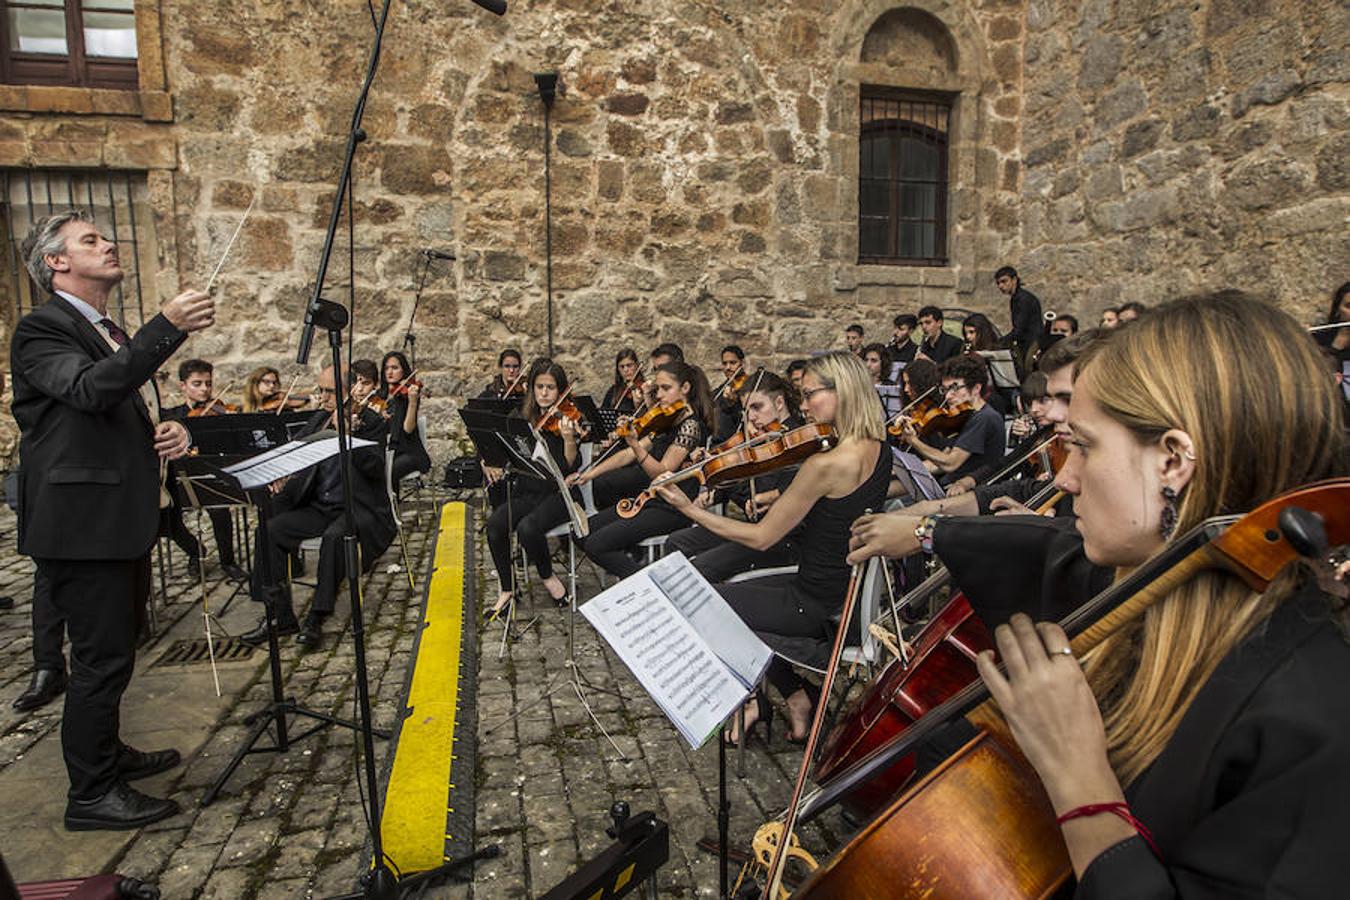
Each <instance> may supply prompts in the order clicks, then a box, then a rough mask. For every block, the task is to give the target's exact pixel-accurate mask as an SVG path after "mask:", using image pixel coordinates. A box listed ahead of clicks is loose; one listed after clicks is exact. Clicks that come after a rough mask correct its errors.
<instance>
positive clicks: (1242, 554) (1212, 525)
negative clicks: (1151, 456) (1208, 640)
mask: <svg viewBox="0 0 1350 900" xmlns="http://www.w3.org/2000/svg"><path fill="white" fill-rule="evenodd" d="M1322 528H1324V529H1325V539H1326V541H1329V542H1330V543H1331V544H1335V545H1340V544H1344V543H1345V542H1347V541H1350V478H1336V479H1330V480H1327V481H1322V482H1318V483H1316V484H1311V485H1307V486H1304V487H1301V488H1297V489H1295V490H1292V491H1289V492H1287V493H1285V494H1282V495H1280V496H1279V497H1276V498H1274V499H1273V500H1270V501H1268V502H1266V503H1264V504H1262V505H1261V506H1259V507H1257V508H1256V509H1255V510H1253V511H1252V512H1250V513H1248V514H1247V515H1245V516H1241V517H1238V516H1216V517H1214V518H1211V519H1208V520H1206V521H1204V522H1202V523H1201V524H1200V525H1198V526H1196V527H1195V528H1194V529H1192V530H1191V531H1190V532H1188V533H1187V534H1185V535H1183V536H1182V537H1180V538H1178V539H1176V540H1175V541H1174V542H1173V543H1172V544H1169V545H1168V546H1167V547H1165V548H1164V549H1163V550H1162V551H1160V552H1159V553H1157V554H1155V555H1154V557H1153V558H1152V559H1150V560H1148V561H1147V562H1145V563H1144V564H1143V565H1141V566H1140V567H1138V568H1137V569H1135V570H1134V571H1132V572H1131V573H1130V574H1129V575H1127V576H1125V577H1124V578H1123V579H1121V580H1120V581H1118V582H1117V583H1116V584H1113V585H1112V586H1111V587H1109V588H1107V589H1106V590H1105V591H1103V592H1102V593H1100V594H1098V595H1097V596H1096V597H1094V598H1093V599H1092V600H1089V601H1088V602H1087V603H1085V604H1084V605H1083V606H1081V607H1080V608H1079V609H1078V610H1076V611H1075V612H1073V613H1072V614H1070V615H1069V616H1068V618H1066V619H1065V620H1064V621H1063V622H1062V623H1061V624H1062V626H1063V627H1064V630H1065V632H1066V633H1067V634H1069V635H1071V640H1070V644H1069V646H1070V649H1071V650H1072V652H1073V654H1074V655H1075V656H1077V657H1081V656H1082V655H1083V654H1084V653H1086V652H1088V651H1089V650H1091V649H1092V648H1093V647H1095V646H1097V645H1098V644H1099V643H1101V641H1102V640H1104V639H1105V638H1106V637H1108V636H1109V635H1111V634H1112V633H1113V632H1115V631H1116V630H1117V629H1119V628H1120V627H1121V626H1123V625H1125V624H1126V623H1128V622H1129V621H1131V620H1132V619H1134V618H1135V617H1137V616H1139V615H1141V614H1142V613H1143V612H1144V611H1145V610H1146V609H1147V608H1148V607H1149V606H1150V605H1151V604H1152V603H1154V602H1155V601H1156V600H1158V599H1160V598H1161V597H1162V596H1164V595H1166V594H1167V593H1168V592H1169V591H1171V590H1172V589H1173V588H1174V587H1175V586H1176V585H1177V584H1180V583H1182V582H1184V581H1186V580H1188V579H1190V578H1191V577H1193V576H1195V575H1197V574H1199V573H1200V572H1202V571H1206V570H1222V571H1227V572H1230V573H1232V574H1234V575H1236V576H1237V577H1239V578H1241V579H1242V580H1243V581H1244V582H1245V583H1246V584H1247V585H1248V586H1249V587H1250V588H1251V589H1252V590H1253V591H1257V592H1264V591H1265V590H1266V588H1268V587H1269V585H1270V583H1271V581H1272V580H1273V579H1274V578H1275V576H1276V575H1277V574H1279V572H1280V571H1281V570H1282V569H1283V568H1284V567H1285V566H1286V565H1288V564H1289V563H1291V562H1293V561H1294V560H1296V559H1298V558H1299V557H1301V556H1311V555H1316V554H1318V553H1319V552H1320V551H1319V547H1318V541H1317V540H1316V539H1315V538H1314V537H1313V535H1314V534H1315V533H1316V532H1317V531H1318V530H1320V529H1322ZM987 698H988V690H987V689H986V688H985V687H984V684H983V682H980V681H977V682H975V683H973V684H971V685H969V686H967V687H965V688H963V689H962V690H960V691H958V692H957V693H955V694H954V695H952V696H951V697H950V698H949V699H948V700H946V701H945V702H943V703H942V704H941V705H939V706H938V707H937V708H935V709H934V710H933V711H932V712H930V713H929V714H928V715H927V716H925V717H924V718H923V719H922V720H920V721H919V722H917V723H916V724H915V725H914V727H912V728H911V729H910V730H909V731H908V732H906V734H905V735H904V737H903V738H902V739H901V740H899V741H897V742H895V743H894V744H893V745H891V746H889V747H886V748H885V749H884V751H874V752H873V753H871V754H869V755H868V757H866V758H865V759H864V760H862V761H861V762H859V763H856V764H854V765H853V766H852V767H850V769H849V770H847V771H846V772H845V773H841V775H840V776H838V777H836V778H835V779H834V781H833V782H832V783H831V784H830V785H826V786H822V789H821V791H820V792H819V793H817V794H816V795H815V796H814V797H812V798H810V799H809V800H808V801H807V803H806V805H805V809H804V810H803V813H802V819H803V820H805V819H808V818H810V817H812V816H814V815H818V814H819V813H820V812H821V811H823V810H825V809H827V808H829V806H830V805H831V804H832V803H833V802H834V801H836V800H837V799H839V797H841V796H842V795H843V794H845V793H847V792H848V791H849V790H852V789H853V788H855V787H856V786H858V785H860V784H862V783H863V782H865V781H866V780H867V779H868V778H869V777H871V776H872V775H874V774H875V773H876V772H877V771H880V770H881V769H883V768H885V767H886V766H888V765H889V764H891V763H892V762H893V761H894V760H895V759H896V758H898V757H899V756H902V755H903V754H905V753H906V752H909V751H910V750H911V749H912V748H913V747H914V746H915V745H917V744H918V743H919V742H920V741H922V740H925V739H927V738H928V737H930V736H931V735H932V734H933V733H934V732H935V731H937V729H939V728H941V727H943V726H944V725H945V724H947V723H948V722H950V721H952V720H953V719H955V718H956V717H958V716H961V715H967V714H968V715H969V718H970V719H971V720H972V722H973V723H974V724H976V725H977V726H979V729H980V730H979V732H978V733H977V734H976V736H975V737H974V738H972V739H971V740H970V741H969V742H968V743H967V744H966V745H965V746H964V747H962V748H961V749H960V750H958V751H957V752H956V753H955V754H954V755H953V756H951V757H950V758H949V759H947V760H946V761H945V762H944V763H943V764H942V765H940V766H939V767H938V768H936V769H935V770H934V771H932V772H931V773H929V774H928V775H927V776H926V777H925V778H924V779H923V780H922V781H920V782H919V783H918V784H916V785H914V786H913V787H912V788H910V789H909V790H908V791H906V792H905V793H904V794H903V795H902V796H901V797H900V798H899V799H897V800H896V801H895V802H893V803H891V804H890V805H889V806H888V807H887V809H886V810H885V811H883V812H882V813H881V814H880V815H879V816H877V817H876V818H875V819H873V820H872V822H870V823H869V824H868V825H867V826H866V827H865V828H864V829H863V830H862V831H861V832H859V833H858V834H857V835H856V836H855V837H854V838H853V839H852V840H850V841H849V843H848V844H847V845H846V846H845V847H843V848H842V849H841V850H840V851H839V852H838V853H837V854H836V855H835V856H834V858H833V859H831V860H829V861H828V862H827V863H826V864H825V865H824V866H823V867H822V868H820V869H819V870H817V871H816V872H815V873H814V874H813V875H812V876H811V877H810V878H809V879H808V881H807V882H806V884H804V885H803V886H802V888H801V889H800V890H799V891H798V892H797V893H796V894H795V896H797V897H801V898H810V900H822V898H834V897H840V898H843V897H848V898H854V897H873V896H896V895H897V893H900V892H903V895H906V896H923V897H927V898H936V900H941V898H965V897H971V896H997V897H1044V896H1047V895H1048V894H1049V893H1051V892H1052V891H1054V890H1056V889H1057V888H1058V887H1059V886H1060V885H1062V884H1064V883H1066V882H1067V881H1068V879H1069V878H1070V876H1071V874H1072V869H1071V866H1070V863H1069V858H1068V853H1067V850H1066V849H1065V845H1064V841H1063V837H1062V835H1061V833H1060V830H1059V827H1058V825H1057V823H1056V821H1055V813H1054V810H1053V809H1052V808H1051V805H1050V801H1049V798H1048V797H1047V796H1046V794H1045V790H1044V788H1043V787H1042V786H1041V782H1040V779H1039V777H1038V776H1037V775H1036V772H1035V771H1034V770H1033V769H1032V768H1031V766H1030V764H1029V763H1028V762H1027V761H1026V759H1025V758H1024V757H1023V756H1022V754H1021V753H1020V751H1019V750H1018V749H1017V747H1016V744H1015V742H1014V741H1013V740H1012V738H1011V737H1010V736H1009V735H1007V733H1006V726H1005V725H1004V724H1003V722H1002V720H1001V719H1000V718H999V717H998V715H997V711H996V709H995V708H994V705H993V703H992V702H989V701H988V700H987ZM897 873H905V876H904V877H905V881H904V882H903V883H897Z"/></svg>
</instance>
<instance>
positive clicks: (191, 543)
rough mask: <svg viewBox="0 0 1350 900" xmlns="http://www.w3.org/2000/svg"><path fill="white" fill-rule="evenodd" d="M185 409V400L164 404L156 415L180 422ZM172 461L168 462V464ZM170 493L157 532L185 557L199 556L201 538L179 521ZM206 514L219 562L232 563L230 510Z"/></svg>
mask: <svg viewBox="0 0 1350 900" xmlns="http://www.w3.org/2000/svg"><path fill="white" fill-rule="evenodd" d="M188 409H189V407H188V405H187V404H186V403H180V404H179V405H177V406H166V407H163V408H162V409H160V411H159V417H160V418H161V419H163V420H164V421H166V422H181V421H184V420H185V419H187V417H188ZM173 465H174V464H172V463H171V464H170V466H171V467H172V466H173ZM174 477H176V476H175V474H174V472H173V471H172V468H171V470H170V473H169V478H170V479H171V480H172V479H173V478H174ZM170 494H171V495H172V496H173V506H172V507H170V508H169V509H166V510H164V511H163V514H164V519H163V521H162V522H161V523H160V533H161V534H164V535H167V536H168V537H169V538H171V539H172V540H173V542H174V543H175V544H177V545H178V546H179V548H180V549H181V550H182V551H183V552H184V553H186V554H187V555H188V556H189V557H191V558H193V559H201V556H202V548H201V542H199V541H198V540H197V537H196V535H194V534H193V533H192V532H191V531H190V530H189V529H188V527H187V525H185V524H184V523H183V507H182V506H181V505H179V502H178V495H177V493H176V492H174V491H170ZM206 515H207V516H208V517H209V518H210V519H211V532H212V534H214V535H215V538H216V550H217V551H218V552H219V554H220V564H221V565H222V566H232V565H234V564H235V557H234V520H233V519H232V518H231V517H230V511H229V510H228V509H221V508H218V507H217V508H212V509H208V510H207V511H206Z"/></svg>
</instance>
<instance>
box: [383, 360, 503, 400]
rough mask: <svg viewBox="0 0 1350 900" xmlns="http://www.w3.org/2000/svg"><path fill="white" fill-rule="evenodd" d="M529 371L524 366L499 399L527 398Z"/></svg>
mask: <svg viewBox="0 0 1350 900" xmlns="http://www.w3.org/2000/svg"><path fill="white" fill-rule="evenodd" d="M528 371H529V370H528V369H526V368H525V367H524V366H522V367H521V369H520V374H519V375H517V376H516V380H515V381H513V382H511V383H510V384H508V385H507V386H506V387H505V388H503V389H502V392H501V393H500V394H498V395H497V399H498V400H505V399H506V398H507V397H523V396H525V375H526V373H527V372H528ZM405 380H406V379H405ZM400 383H401V382H400ZM418 384H421V382H418Z"/></svg>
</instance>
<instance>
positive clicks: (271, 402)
mask: <svg viewBox="0 0 1350 900" xmlns="http://www.w3.org/2000/svg"><path fill="white" fill-rule="evenodd" d="M307 404H308V401H307V400H303V399H301V398H300V397H283V396H281V395H280V394H274V395H272V396H271V397H268V398H267V399H266V400H264V401H262V402H261V403H259V404H258V412H281V411H282V410H283V409H285V410H292V409H301V408H303V407H304V406H306V405H307Z"/></svg>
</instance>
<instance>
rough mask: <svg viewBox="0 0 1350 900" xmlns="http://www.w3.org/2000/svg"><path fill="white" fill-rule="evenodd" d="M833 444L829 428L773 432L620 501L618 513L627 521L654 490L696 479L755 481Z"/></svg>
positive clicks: (705, 481)
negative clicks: (630, 498)
mask: <svg viewBox="0 0 1350 900" xmlns="http://www.w3.org/2000/svg"><path fill="white" fill-rule="evenodd" d="M834 444H835V434H834V428H833V426H830V425H820V424H813V425H803V426H802V427H800V428H794V429H792V430H791V431H788V432H774V433H773V434H772V435H771V436H769V437H767V438H766V439H765V440H763V441H761V442H758V443H755V444H753V445H750V446H746V447H741V448H739V449H736V450H728V451H727V452H725V453H719V454H718V455H716V456H710V457H707V458H706V459H703V460H701V461H699V462H698V463H695V464H694V465H692V466H689V467H687V468H684V469H681V470H680V471H678V472H674V473H672V474H670V475H667V476H666V477H664V478H661V479H659V480H658V481H656V482H653V483H652V486H651V487H649V488H647V489H646V490H644V491H643V492H642V493H640V494H638V495H637V496H636V497H634V498H633V499H632V500H620V501H619V503H618V506H617V507H616V508H615V509H616V511H617V512H618V514H619V515H620V516H621V517H622V518H625V519H630V518H632V517H633V516H635V515H637V514H638V512H639V511H641V509H642V507H644V506H646V505H647V503H648V501H650V500H652V499H653V498H655V497H656V493H657V488H658V487H661V486H665V485H670V484H677V483H679V482H681V481H688V480H689V479H697V481H698V482H699V483H700V484H704V485H707V486H708V487H718V486H721V485H725V484H732V483H734V482H737V481H744V480H746V479H747V478H756V477H758V476H760V475H763V474H765V473H766V472H772V471H775V470H777V469H782V468H786V467H787V466H795V465H799V464H801V463H802V462H803V461H805V460H806V458H807V457H809V456H814V455H815V454H817V453H820V452H821V451H824V450H829V449H830V448H831V447H833V446H834Z"/></svg>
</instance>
